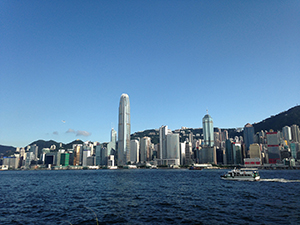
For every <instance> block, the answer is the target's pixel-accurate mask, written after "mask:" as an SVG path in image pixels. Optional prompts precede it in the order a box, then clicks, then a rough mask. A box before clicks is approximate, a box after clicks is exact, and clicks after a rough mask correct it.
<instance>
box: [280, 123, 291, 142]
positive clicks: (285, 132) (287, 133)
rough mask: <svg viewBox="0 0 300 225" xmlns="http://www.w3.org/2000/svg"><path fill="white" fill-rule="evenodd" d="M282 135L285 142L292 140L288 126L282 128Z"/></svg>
mask: <svg viewBox="0 0 300 225" xmlns="http://www.w3.org/2000/svg"><path fill="white" fill-rule="evenodd" d="M282 135H283V138H284V140H286V141H290V140H292V131H291V128H290V127H289V126H285V127H283V128H282Z"/></svg>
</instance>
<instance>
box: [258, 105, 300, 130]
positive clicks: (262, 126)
mask: <svg viewBox="0 0 300 225" xmlns="http://www.w3.org/2000/svg"><path fill="white" fill-rule="evenodd" d="M293 124H297V125H298V126H300V106H295V107H293V108H290V109H289V110H287V111H284V112H282V113H279V114H277V115H275V116H271V117H269V118H267V119H264V120H263V121H261V122H259V123H254V124H253V127H254V130H255V132H259V131H261V130H270V129H272V130H274V131H277V130H282V128H283V127H284V126H292V125H293Z"/></svg>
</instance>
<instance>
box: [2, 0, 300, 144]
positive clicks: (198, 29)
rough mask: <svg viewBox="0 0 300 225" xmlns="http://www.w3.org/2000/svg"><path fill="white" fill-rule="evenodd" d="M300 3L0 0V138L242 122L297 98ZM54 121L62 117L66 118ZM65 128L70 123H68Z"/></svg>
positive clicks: (98, 135) (22, 140)
mask: <svg viewBox="0 0 300 225" xmlns="http://www.w3.org/2000/svg"><path fill="white" fill-rule="evenodd" d="M299 12H300V2H299V1H276V0H272V1H174V0H172V1H171V0H170V1H137V0H136V1H114V0H113V1H75V0H74V1H30V0H29V1H14V0H9V1H5V0H2V1H1V2H0V34H1V35H0V84H1V88H0V144H2V145H13V146H16V147H22V146H26V145H27V144H29V143H31V142H32V141H35V140H38V139H44V140H50V139H52V140H55V141H58V142H63V143H68V142H71V141H73V140H75V139H81V140H83V141H85V140H91V141H99V142H106V141H109V139H110V129H111V127H114V128H115V129H116V130H117V124H118V107H119V99H120V96H121V94H122V93H127V94H128V95H129V98H130V104H131V132H132V133H134V132H137V131H142V130H145V129H152V128H159V127H160V126H161V125H168V126H169V128H170V129H172V130H174V129H178V128H180V127H181V126H186V127H193V128H199V127H202V118H203V116H204V115H205V114H206V109H208V110H209V114H210V115H211V116H212V118H213V120H214V126H215V127H220V128H235V127H243V126H244V125H245V124H246V123H248V122H249V123H254V122H259V121H261V120H263V119H265V118H267V117H269V116H271V115H275V114H277V113H279V112H282V111H285V110H287V109H289V108H291V107H293V106H295V105H296V104H299V103H300V101H299V96H300V95H299V94H300V82H299V81H300V73H299V71H300V41H299V37H300V14H299ZM63 120H64V121H65V122H63ZM68 130H69V131H72V132H68V133H67V131H68Z"/></svg>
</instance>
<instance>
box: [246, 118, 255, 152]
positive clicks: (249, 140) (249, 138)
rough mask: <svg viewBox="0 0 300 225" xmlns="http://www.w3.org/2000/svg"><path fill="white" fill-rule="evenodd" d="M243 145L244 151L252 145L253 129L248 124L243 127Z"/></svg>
mask: <svg viewBox="0 0 300 225" xmlns="http://www.w3.org/2000/svg"><path fill="white" fill-rule="evenodd" d="M244 143H245V147H246V151H248V150H249V147H250V145H251V144H253V143H254V127H253V126H252V124H250V123H247V124H246V125H245V126H244Z"/></svg>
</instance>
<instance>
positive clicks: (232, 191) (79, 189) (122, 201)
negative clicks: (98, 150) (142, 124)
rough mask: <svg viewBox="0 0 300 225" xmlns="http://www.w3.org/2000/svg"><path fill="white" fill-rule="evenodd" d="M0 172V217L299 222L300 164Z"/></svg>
mask: <svg viewBox="0 0 300 225" xmlns="http://www.w3.org/2000/svg"><path fill="white" fill-rule="evenodd" d="M225 172H227V170H202V171H190V170H183V169H177V170H176V169H158V170H148V169H135V170H61V171H45V170H44V171H42V170H40V171H1V172H0V181H1V182H0V224H65V225H68V224H73V225H79V224H97V222H98V224H300V171H299V170H284V171H283V170H279V171H278V170H274V171H268V170H262V171H260V176H261V181H258V182H256V181H253V182H251V181H227V180H222V179H220V175H222V174H224V173H225Z"/></svg>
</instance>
